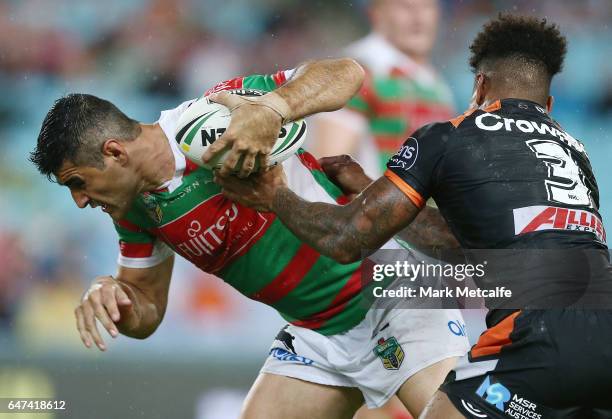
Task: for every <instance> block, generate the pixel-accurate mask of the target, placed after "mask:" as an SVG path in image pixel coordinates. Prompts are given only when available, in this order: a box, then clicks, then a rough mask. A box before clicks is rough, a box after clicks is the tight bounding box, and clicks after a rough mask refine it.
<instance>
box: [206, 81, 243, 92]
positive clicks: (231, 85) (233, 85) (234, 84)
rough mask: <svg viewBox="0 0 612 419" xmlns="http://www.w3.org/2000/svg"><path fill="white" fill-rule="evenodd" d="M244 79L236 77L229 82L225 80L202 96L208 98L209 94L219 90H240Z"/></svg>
mask: <svg viewBox="0 0 612 419" xmlns="http://www.w3.org/2000/svg"><path fill="white" fill-rule="evenodd" d="M243 79H244V77H236V78H234V79H231V80H225V81H222V82H221V83H219V84H217V85H215V86H213V87H211V88H210V89H208V90H207V91H206V92H204V94H203V95H202V96H208V95H210V94H211V93H216V92H220V91H221V90H231V89H242V80H243Z"/></svg>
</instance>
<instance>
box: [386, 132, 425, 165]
mask: <svg viewBox="0 0 612 419" xmlns="http://www.w3.org/2000/svg"><path fill="white" fill-rule="evenodd" d="M418 156H419V142H418V141H417V139H416V138H414V137H410V138H408V139H407V140H406V142H404V145H402V147H401V148H400V149H399V151H398V152H397V153H395V154H394V155H393V157H391V159H390V160H389V165H388V167H389V168H399V169H403V170H410V168H412V166H414V163H416V160H417V157H418Z"/></svg>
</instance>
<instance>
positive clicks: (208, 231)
mask: <svg viewBox="0 0 612 419" xmlns="http://www.w3.org/2000/svg"><path fill="white" fill-rule="evenodd" d="M272 218H273V216H266V215H263V214H260V213H258V212H256V211H255V210H252V209H250V208H246V207H242V206H240V205H238V204H235V203H233V202H231V201H229V200H227V199H225V198H224V197H223V195H221V194H217V195H213V196H212V197H210V198H209V199H207V200H206V201H204V202H200V203H199V204H198V205H197V206H195V207H194V208H193V209H192V210H191V211H189V212H187V213H185V214H183V215H182V216H181V217H179V218H177V219H176V220H173V221H171V222H169V223H166V224H164V225H163V226H161V227H160V228H159V233H160V235H161V236H162V237H163V238H164V241H165V242H166V243H168V244H170V245H171V246H172V247H173V248H174V249H175V251H177V252H178V253H179V254H180V255H181V256H183V257H185V258H186V259H187V260H189V261H191V262H192V263H194V264H195V265H196V266H198V267H199V268H201V269H205V270H206V271H208V272H211V273H214V272H216V271H218V270H219V269H221V268H223V267H224V266H225V265H226V264H227V263H228V262H229V261H231V260H233V258H235V257H237V256H239V255H240V254H243V253H244V252H246V251H248V249H250V247H251V246H252V245H253V244H254V243H255V242H256V241H257V240H258V239H259V238H260V237H261V236H263V234H264V233H265V231H266V230H267V227H269V226H270V224H271V223H270V221H271V219H272Z"/></svg>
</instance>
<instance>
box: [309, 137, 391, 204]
mask: <svg viewBox="0 0 612 419" xmlns="http://www.w3.org/2000/svg"><path fill="white" fill-rule="evenodd" d="M402 144H403V141H402ZM298 158H299V159H300V161H301V162H302V164H303V165H304V166H305V167H306V168H307V169H308V170H316V171H319V172H323V173H325V172H324V171H323V167H321V165H320V164H319V161H318V160H317V159H316V158H315V157H314V156H313V155H312V154H310V153H308V152H306V151H303V152H301V153H299V154H298ZM330 182H331V181H330ZM349 202H351V200H350V199H349V197H348V196H346V195H340V196H339V197H337V198H336V203H337V204H338V205H346V204H348V203H349Z"/></svg>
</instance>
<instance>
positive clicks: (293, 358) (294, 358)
mask: <svg viewBox="0 0 612 419" xmlns="http://www.w3.org/2000/svg"><path fill="white" fill-rule="evenodd" d="M270 356H273V357H274V358H276V359H278V360H279V361H288V362H297V363H300V364H304V365H312V364H313V363H314V361H313V360H312V359H309V358H306V357H305V356H300V355H296V354H292V353H291V352H289V351H288V350H286V349H283V348H272V349H270Z"/></svg>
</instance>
